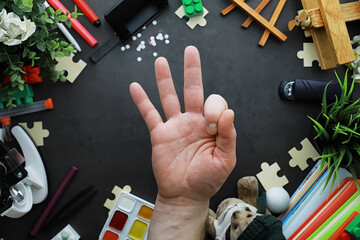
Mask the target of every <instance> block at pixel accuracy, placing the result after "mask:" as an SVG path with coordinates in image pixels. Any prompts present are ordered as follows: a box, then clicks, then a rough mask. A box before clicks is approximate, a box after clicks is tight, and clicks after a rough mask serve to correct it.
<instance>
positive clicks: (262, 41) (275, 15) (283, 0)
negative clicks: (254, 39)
mask: <svg viewBox="0 0 360 240" xmlns="http://www.w3.org/2000/svg"><path fill="white" fill-rule="evenodd" d="M285 3H286V0H279V2H278V4H277V6H276V8H275V11H274V12H273V14H272V16H271V18H270V21H269V22H270V24H272V25H273V26H274V25H275V23H276V21H277V20H278V18H279V16H280V13H281V11H282V9H283V8H284V6H285ZM269 36H270V31H269V30H268V29H265V31H264V33H263V35H262V37H261V39H260V41H259V46H262V47H263V46H265V44H266V42H267V40H268V38H269Z"/></svg>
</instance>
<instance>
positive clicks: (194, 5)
mask: <svg viewBox="0 0 360 240" xmlns="http://www.w3.org/2000/svg"><path fill="white" fill-rule="evenodd" d="M181 1H182V4H183V6H184V11H185V15H186V16H187V17H188V18H192V17H195V16H198V15H201V14H202V13H203V12H204V8H203V5H202V2H201V0H181Z"/></svg>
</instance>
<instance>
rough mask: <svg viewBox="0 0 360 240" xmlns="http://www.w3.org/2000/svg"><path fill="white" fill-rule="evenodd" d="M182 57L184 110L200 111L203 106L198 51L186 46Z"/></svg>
mask: <svg viewBox="0 0 360 240" xmlns="http://www.w3.org/2000/svg"><path fill="white" fill-rule="evenodd" d="M184 58H185V59H184V103H185V112H196V113H202V111H203V106H204V89H203V84H202V77H201V62H200V54H199V51H198V50H197V49H196V48H195V47H193V46H190V47H187V48H186V49H185V56H184Z"/></svg>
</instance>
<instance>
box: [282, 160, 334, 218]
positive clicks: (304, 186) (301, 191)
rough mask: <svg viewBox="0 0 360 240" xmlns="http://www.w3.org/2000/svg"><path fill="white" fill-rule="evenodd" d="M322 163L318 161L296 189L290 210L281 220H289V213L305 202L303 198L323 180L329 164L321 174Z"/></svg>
mask: <svg viewBox="0 0 360 240" xmlns="http://www.w3.org/2000/svg"><path fill="white" fill-rule="evenodd" d="M320 163H321V161H318V162H317V163H316V164H315V165H314V167H313V168H312V169H311V171H310V172H309V173H308V175H307V176H306V177H305V179H304V180H303V181H302V183H301V184H300V185H299V187H298V188H297V189H296V191H295V192H294V194H293V195H292V196H291V198H290V204H289V207H288V209H287V210H286V211H285V212H284V213H283V214H281V215H280V216H279V219H280V220H284V219H287V218H288V217H289V213H290V212H291V211H292V210H293V209H294V208H296V207H297V205H298V204H299V203H300V202H301V201H302V200H303V198H304V197H305V196H306V194H307V193H308V192H309V191H310V190H311V189H312V187H313V186H314V185H315V184H316V182H317V181H318V180H319V179H320V178H321V176H322V175H323V174H324V172H325V171H326V169H327V168H326V166H327V164H326V163H325V165H324V167H323V169H322V171H321V172H319V169H320V165H321V164H320Z"/></svg>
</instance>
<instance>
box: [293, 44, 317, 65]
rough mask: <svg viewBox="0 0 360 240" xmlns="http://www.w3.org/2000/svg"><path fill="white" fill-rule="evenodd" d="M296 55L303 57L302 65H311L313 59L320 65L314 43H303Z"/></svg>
mask: <svg viewBox="0 0 360 240" xmlns="http://www.w3.org/2000/svg"><path fill="white" fill-rule="evenodd" d="M297 57H298V58H299V59H303V66H304V67H312V64H313V62H314V61H318V62H319V66H320V60H319V57H318V55H317V53H316V47H315V44H314V43H303V50H301V51H298V52H297Z"/></svg>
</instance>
